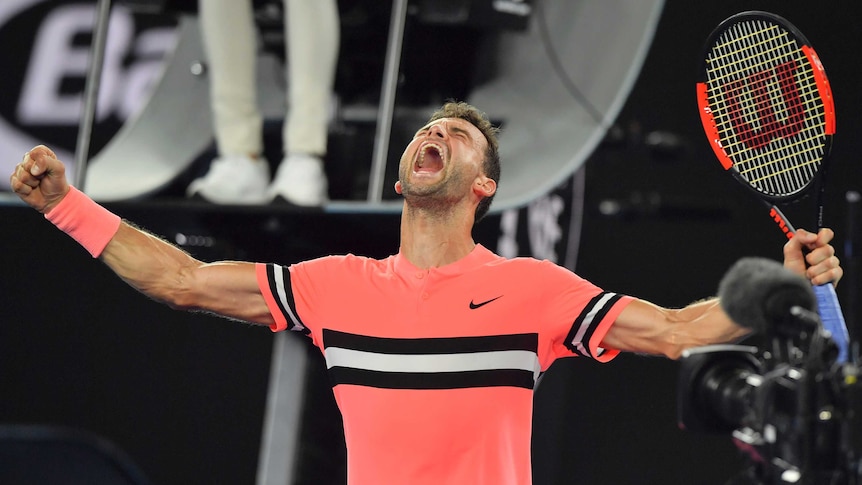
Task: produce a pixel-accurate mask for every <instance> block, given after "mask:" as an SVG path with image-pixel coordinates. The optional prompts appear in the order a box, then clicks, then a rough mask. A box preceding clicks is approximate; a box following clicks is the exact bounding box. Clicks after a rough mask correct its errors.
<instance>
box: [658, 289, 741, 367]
mask: <svg viewBox="0 0 862 485" xmlns="http://www.w3.org/2000/svg"><path fill="white" fill-rule="evenodd" d="M670 318H671V320H672V321H673V322H674V323H673V332H672V333H671V339H672V342H673V344H674V345H673V348H674V351H673V352H672V354H673V355H669V356H670V357H672V358H677V357H679V355H681V354H682V352H683V351H684V350H685V349H688V348H692V347H699V346H702V345H710V344H719V343H727V342H733V341H737V340H739V339H741V338H743V337H745V336H746V335H748V333H749V330H748V329H746V328H743V327H740V326H739V325H737V324H736V323H734V322H733V321H732V320H731V319H730V318H729V317H728V316H727V314H726V313H725V312H724V310H722V308H721V305H720V304H719V301H718V299H717V298H711V299H708V300H702V301H699V302H695V303H692V304H690V305H688V306H686V307H685V308H682V309H679V310H673V311H671V316H670Z"/></svg>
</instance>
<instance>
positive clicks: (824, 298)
mask: <svg viewBox="0 0 862 485" xmlns="http://www.w3.org/2000/svg"><path fill="white" fill-rule="evenodd" d="M814 296H815V297H816V298H817V313H819V314H820V321H821V322H823V328H824V329H826V330H828V331H829V333H831V334H832V340H834V341H835V343H836V344H838V363H840V364H843V363H846V362H847V355H848V352H849V349H848V347H849V341H850V335H849V333H848V332H847V324H846V323H844V315H842V314H841V305H840V304H839V303H838V295H836V294H835V288H834V287H833V286H832V283H826V284H825V285H817V286H814Z"/></svg>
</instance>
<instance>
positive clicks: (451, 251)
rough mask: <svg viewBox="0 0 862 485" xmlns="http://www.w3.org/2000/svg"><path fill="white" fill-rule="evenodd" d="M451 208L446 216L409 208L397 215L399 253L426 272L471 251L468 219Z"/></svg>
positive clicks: (471, 241)
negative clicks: (399, 219) (399, 215)
mask: <svg viewBox="0 0 862 485" xmlns="http://www.w3.org/2000/svg"><path fill="white" fill-rule="evenodd" d="M458 212H459V211H458V209H457V208H452V210H451V212H449V213H448V214H439V213H433V212H429V211H425V210H421V209H416V208H411V207H409V206H408V205H407V204H405V206H404V211H403V213H402V214H401V254H402V255H404V257H405V258H407V260H408V261H410V262H411V263H412V264H413V265H414V266H416V267H418V268H423V269H428V268H437V267H440V266H445V265H447V264H450V263H454V262H455V261H458V260H460V259H462V258H464V257H465V256H467V255H468V254H470V252H471V251H473V248H475V247H476V243H475V242H474V241H473V236H472V228H473V219H472V217H464V216H463V215H462V214H459V213H458Z"/></svg>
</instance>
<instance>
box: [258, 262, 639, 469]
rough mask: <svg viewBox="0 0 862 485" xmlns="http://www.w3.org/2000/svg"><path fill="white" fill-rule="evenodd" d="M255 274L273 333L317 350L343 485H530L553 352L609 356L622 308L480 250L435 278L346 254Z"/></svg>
mask: <svg viewBox="0 0 862 485" xmlns="http://www.w3.org/2000/svg"><path fill="white" fill-rule="evenodd" d="M257 276H258V282H259V285H260V289H261V292H262V293H263V295H264V298H265V299H266V301H267V304H268V305H269V309H270V311H271V312H272V315H273V317H274V318H275V321H276V324H275V325H273V330H274V331H279V330H284V329H288V330H292V331H297V332H302V333H304V334H306V335H308V336H309V337H311V339H312V341H313V342H314V345H316V346H317V347H318V348H320V349H321V351H322V352H323V355H324V357H325V359H326V365H327V368H328V371H329V375H330V377H331V380H332V383H333V392H334V393H335V398H336V401H337V403H338V407H339V409H340V410H341V413H342V416H343V420H344V433H345V439H346V442H347V475H348V483H349V484H350V485H380V484H387V485H397V484H405V485H406V484H410V485H424V484H428V485H440V484H444V483H445V484H470V485H482V484H488V485H508V484H512V485H525V484H530V483H531V482H532V479H531V468H530V439H531V431H532V430H531V425H532V410H533V407H532V406H533V387H534V385H535V383H536V379H537V378H538V377H539V375H540V373H541V372H543V371H545V370H546V369H547V368H548V367H549V366H550V365H551V364H552V363H553V362H554V360H556V359H557V358H560V357H570V356H582V357H589V358H593V359H596V360H598V361H601V362H606V361H609V360H610V359H612V358H613V357H614V356H615V355H616V354H617V353H618V351H616V350H612V349H603V348H601V347H600V343H601V341H602V338H603V337H604V335H605V334H606V333H607V331H608V329H609V328H610V326H611V324H612V323H613V322H614V320H615V319H616V317H617V315H619V313H620V311H622V309H623V307H624V306H625V305H626V304H627V303H628V302H630V301H631V298H630V297H627V296H623V295H618V294H614V293H609V292H605V291H602V290H601V289H600V288H598V287H596V286H595V285H593V284H592V283H590V282H588V281H586V280H584V279H582V278H580V277H579V276H577V275H575V274H574V273H572V272H571V271H568V270H566V269H564V268H561V267H559V266H557V265H555V264H553V263H551V262H548V261H539V260H535V259H530V258H515V259H505V258H503V257H500V256H498V255H496V254H494V253H492V252H491V251H489V250H488V249H486V248H484V247H482V246H476V248H475V249H474V250H473V251H472V252H471V253H470V254H469V255H468V256H466V257H465V258H463V259H461V260H460V261H457V262H455V263H452V264H449V265H446V266H443V267H440V268H432V269H430V270H424V269H420V268H417V267H415V266H414V265H412V264H411V263H410V262H409V261H407V259H406V258H405V257H403V256H402V255H401V254H398V255H395V256H390V257H389V258H386V259H383V260H375V259H369V258H364V257H358V256H353V255H346V256H328V257H324V258H320V259H315V260H311V261H306V262H303V263H299V264H295V265H292V266H290V267H289V269H286V268H284V267H282V266H278V265H273V264H266V265H265V264H259V265H258V266H257Z"/></svg>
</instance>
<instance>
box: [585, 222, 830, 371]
mask: <svg viewBox="0 0 862 485" xmlns="http://www.w3.org/2000/svg"><path fill="white" fill-rule="evenodd" d="M833 237H834V233H833V232H832V230H831V229H821V230H820V231H819V232H818V233H817V234H814V233H811V232H808V231H805V230H804V229H799V230H798V231H797V232H796V235H795V236H794V237H793V238H792V239H790V240H789V241H788V242H787V243H786V244H785V246H784V266H785V267H786V268H788V269H789V270H791V271H793V272H794V273H796V274H799V275H800V276H803V277H805V278H806V279H808V280H809V281H811V283H812V284H823V283H828V282H832V283H833V284H837V283H838V280H840V279H841V277H842V276H843V274H844V271H843V270H842V268H841V266H840V262H839V261H838V258H837V257H836V256H835V249H834V248H833V247H832V245H831V244H829V243H830V241H831V240H832V238H833ZM748 333H749V330H748V329H745V328H743V327H740V326H739V325H737V324H736V323H734V322H733V321H732V320H731V319H730V317H728V316H727V314H726V313H725V312H724V310H723V309H722V308H721V305H720V304H719V301H718V299H717V298H711V299H708V300H703V301H699V302H695V303H692V304H691V305H688V306H686V307H685V308H680V309H668V308H662V307H659V306H657V305H654V304H652V303H649V302H647V301H643V300H635V301H633V302H631V303H630V304H629V305H627V306H626V307H625V309H623V311H622V312H621V313H620V315H619V316H618V317H617V319H616V320H615V321H614V324H613V325H612V326H611V328H610V330H608V333H607V334H606V335H605V337H604V339H602V347H605V348H612V349H618V350H622V351H629V352H639V353H647V354H657V355H665V356H667V357H670V358H672V359H677V358H679V356H680V355H681V354H682V352H683V351H684V350H685V349H688V348H691V347H698V346H702V345H709V344H717V343H726V342H733V341H737V340H739V339H741V338H742V337H744V336H746V335H747V334H748Z"/></svg>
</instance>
